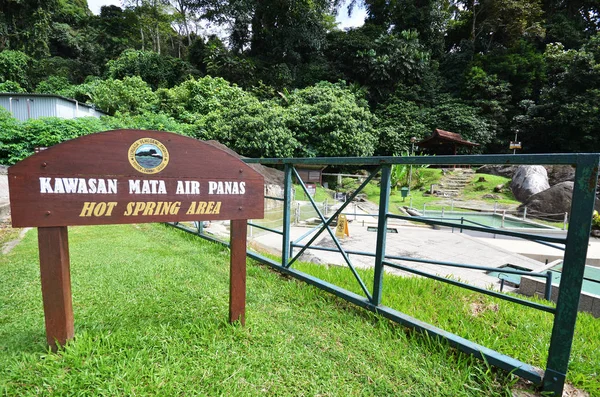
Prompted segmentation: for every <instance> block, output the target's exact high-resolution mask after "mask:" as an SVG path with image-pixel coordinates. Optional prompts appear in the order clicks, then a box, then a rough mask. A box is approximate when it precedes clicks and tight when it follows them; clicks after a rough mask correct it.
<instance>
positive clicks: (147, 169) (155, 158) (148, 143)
mask: <svg viewBox="0 0 600 397" xmlns="http://www.w3.org/2000/svg"><path fill="white" fill-rule="evenodd" d="M127 157H128V158H129V163H130V164H131V166H132V167H133V168H135V169H136V170H138V171H139V172H142V173H144V174H156V173H157V172H160V171H162V170H163V169H165V167H166V166H167V164H169V151H168V150H167V148H166V147H165V145H163V144H162V143H160V141H157V140H156V139H153V138H142V139H138V140H137V141H135V142H133V144H132V145H131V146H130V147H129V152H128V154H127Z"/></svg>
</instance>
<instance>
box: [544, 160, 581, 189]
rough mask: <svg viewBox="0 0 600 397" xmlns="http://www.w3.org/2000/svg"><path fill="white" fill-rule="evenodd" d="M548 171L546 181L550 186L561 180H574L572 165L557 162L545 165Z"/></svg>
mask: <svg viewBox="0 0 600 397" xmlns="http://www.w3.org/2000/svg"><path fill="white" fill-rule="evenodd" d="M545 168H546V171H547V172H548V183H549V184H550V186H554V185H556V184H559V183H561V182H568V181H574V180H575V167H573V166H572V165H565V164H557V165H547V166H545Z"/></svg>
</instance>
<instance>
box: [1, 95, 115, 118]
mask: <svg viewBox="0 0 600 397" xmlns="http://www.w3.org/2000/svg"><path fill="white" fill-rule="evenodd" d="M0 106H2V107H4V108H5V109H6V110H8V111H9V112H10V113H11V114H12V115H13V117H14V118H16V119H18V120H21V121H26V120H28V119H37V118H40V117H60V118H63V119H73V118H76V117H90V116H91V117H101V116H103V115H104V113H102V112H99V111H97V110H95V109H93V108H91V107H88V106H86V105H81V104H79V103H76V102H71V101H68V100H66V99H63V98H59V97H45V96H35V95H32V96H28V95H23V96H10V95H2V96H0Z"/></svg>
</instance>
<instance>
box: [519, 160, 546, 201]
mask: <svg viewBox="0 0 600 397" xmlns="http://www.w3.org/2000/svg"><path fill="white" fill-rule="evenodd" d="M548 188H550V184H549V183H548V173H547V172H546V169H545V168H544V167H542V166H541V165H520V166H519V167H518V168H517V171H516V172H515V173H514V175H513V179H512V181H511V182H510V189H511V190H512V192H513V194H514V196H515V198H516V199H517V200H519V201H520V202H522V203H524V202H525V201H526V200H527V199H528V198H529V197H531V196H533V195H534V194H536V193H540V192H543V191H544V190H546V189H548Z"/></svg>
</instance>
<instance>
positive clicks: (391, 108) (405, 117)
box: [375, 98, 431, 156]
mask: <svg viewBox="0 0 600 397" xmlns="http://www.w3.org/2000/svg"><path fill="white" fill-rule="evenodd" d="M375 114H376V116H377V120H378V122H377V124H376V128H377V130H378V131H379V134H380V135H379V144H378V146H377V150H376V154H377V155H378V156H397V155H400V154H401V153H406V152H409V151H410V149H411V138H413V137H414V138H416V139H417V140H421V139H422V138H424V137H425V136H426V135H427V134H428V133H429V132H431V130H430V128H429V127H428V126H426V125H425V124H424V123H423V119H424V116H425V114H426V111H425V110H423V109H422V108H421V107H420V106H418V105H417V104H416V103H415V102H411V101H406V100H403V99H400V98H393V99H392V100H391V101H389V102H387V103H385V104H382V105H380V106H379V108H378V109H377V111H376V113H375Z"/></svg>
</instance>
